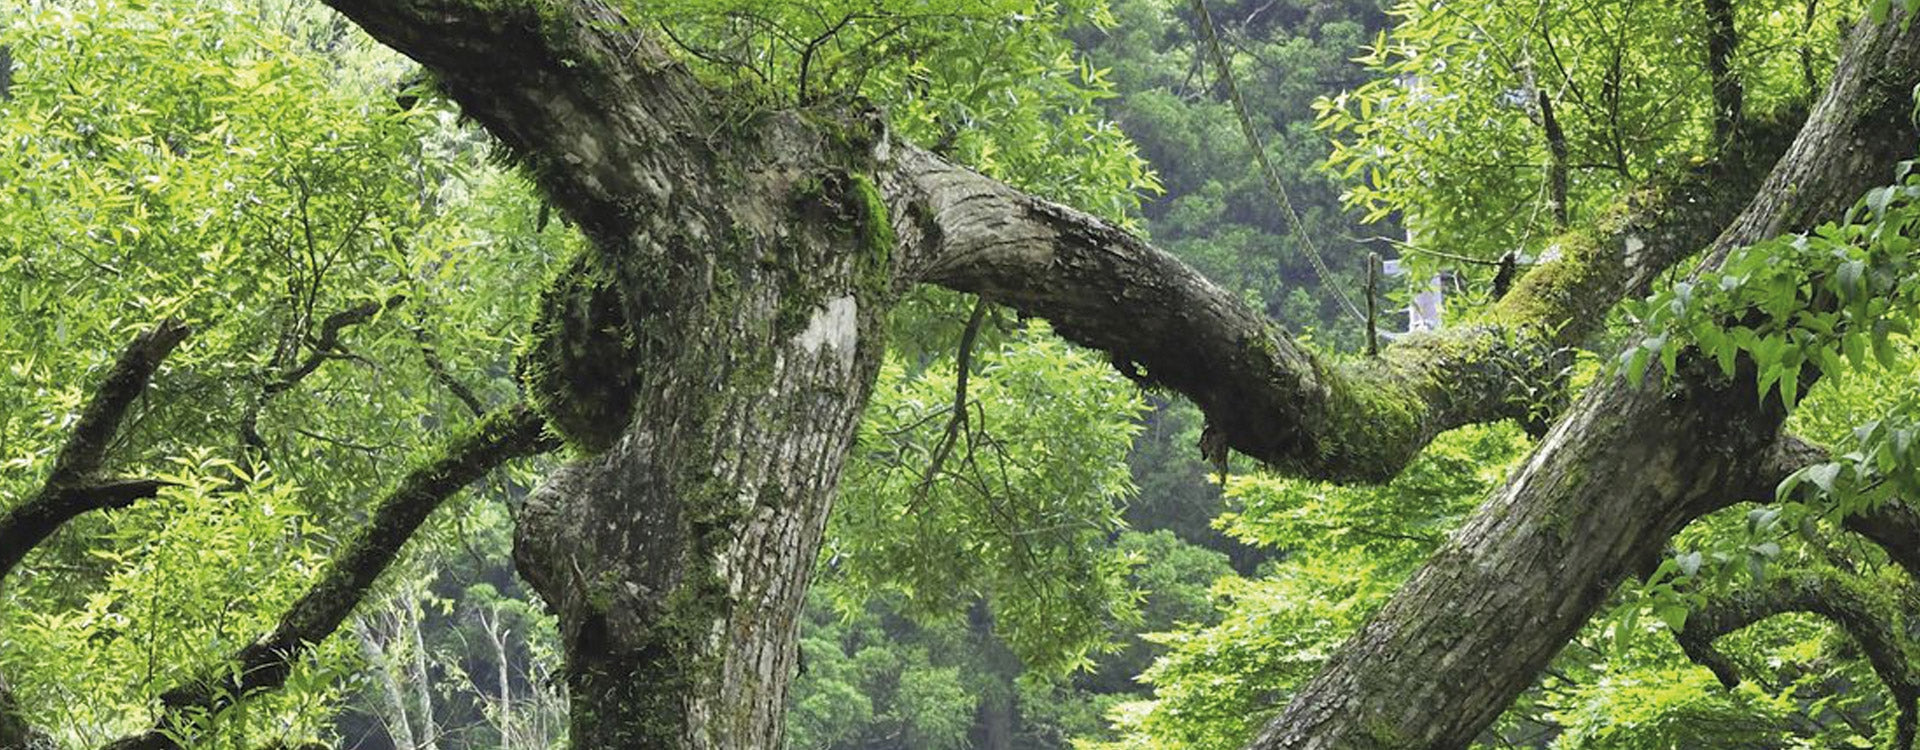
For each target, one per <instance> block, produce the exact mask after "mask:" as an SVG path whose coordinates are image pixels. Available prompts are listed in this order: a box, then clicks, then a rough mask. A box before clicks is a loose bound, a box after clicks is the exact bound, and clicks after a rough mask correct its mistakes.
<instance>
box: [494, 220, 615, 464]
mask: <svg viewBox="0 0 1920 750" xmlns="http://www.w3.org/2000/svg"><path fill="white" fill-rule="evenodd" d="M639 363H640V342H639V340H638V337H637V335H636V332H635V330H634V327H633V326H631V325H629V324H628V321H627V309H626V306H625V305H624V302H623V298H622V295H621V293H620V289H619V285H618V284H617V283H616V281H615V280H614V278H613V276H612V274H610V273H609V272H608V271H607V270H606V269H605V268H604V267H602V265H601V263H600V261H599V260H598V259H597V257H596V256H595V255H594V254H592V253H583V254H581V255H579V256H578V257H576V258H574V261H573V262H572V263H571V264H569V265H568V266H567V268H566V269H565V270H563V271H561V273H560V276H559V277H558V278H556V279H555V280H554V282H553V284H552V286H550V287H548V289H547V291H546V293H545V295H544V296H543V297H542V299H541V306H540V314H539V317H538V318H536V319H535V321H534V324H533V330H532V336H531V338H530V339H529V342H528V346H527V349H526V350H525V351H524V352H522V354H521V358H520V378H521V382H522V384H523V386H524V387H525V389H526V392H527V397H528V400H529V401H531V402H532V404H533V405H534V408H536V409H538V410H539V411H540V414H541V416H544V417H546V419H547V423H548V424H549V425H551V426H552V427H553V429H554V431H555V432H557V433H559V434H560V436H561V437H562V438H563V439H564V440H566V441H567V443H568V445H570V446H572V447H574V448H576V449H579V450H583V451H586V452H589V453H597V452H599V451H603V450H606V449H607V448H609V447H612V445H613V442H614V441H615V440H618V439H619V437H620V435H621V434H622V433H623V432H625V430H626V426H627V423H628V422H630V421H632V417H633V401H634V396H635V393H636V392H637V390H638V385H639Z"/></svg>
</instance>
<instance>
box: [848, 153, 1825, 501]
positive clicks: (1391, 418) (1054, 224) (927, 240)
mask: <svg viewBox="0 0 1920 750" xmlns="http://www.w3.org/2000/svg"><path fill="white" fill-rule="evenodd" d="M1792 129H1793V128H1791V127H1790V126H1786V125H1778V126H1775V127H1772V128H1762V127H1755V128H1752V129H1750V130H1751V135H1752V137H1751V138H1749V139H1746V140H1742V141H1740V142H1738V143H1735V144H1732V145H1731V146H1730V148H1729V149H1728V151H1727V152H1726V153H1725V155H1724V158H1723V159H1721V160H1717V161H1713V162H1710V163H1708V164H1706V165H1703V166H1701V167H1699V168H1696V169H1694V170H1693V171H1691V172H1689V173H1688V174H1686V175H1684V176H1682V177H1681V178H1678V179H1675V180H1673V181H1671V182H1670V183H1667V184H1665V185H1663V186H1661V187H1659V188H1655V189H1648V190H1644V191H1642V192H1641V193H1639V194H1636V195H1635V196H1633V198H1632V199H1631V200H1630V201H1629V202H1628V203H1627V205H1625V206H1623V207H1622V208H1620V209H1618V210H1617V211H1616V212H1615V213H1614V214H1613V215H1612V216H1609V217H1607V218H1605V219H1604V220H1602V222H1601V224H1600V226H1599V227H1598V228H1597V229H1594V230H1582V231H1575V232H1569V233H1567V234H1564V235H1562V236H1561V237H1559V238H1558V239H1557V240H1556V241H1554V242H1553V243H1552V245H1551V246H1550V248H1549V251H1548V253H1547V254H1548V255H1549V256H1552V257H1551V259H1550V260H1548V261H1546V262H1544V263H1541V264H1539V265H1537V266H1535V268H1534V269H1533V270H1532V271H1531V272H1530V273H1528V274H1527V275H1525V276H1523V277H1522V278H1521V279H1520V281H1519V283H1518V284H1516V285H1515V287H1514V288H1513V289H1512V291H1511V292H1509V293H1508V294H1507V295H1506V296H1505V297H1503V298H1502V299H1501V300H1500V302H1499V303H1498V304H1497V305H1496V306H1495V308H1494V309H1493V311H1492V313H1491V314H1490V315H1489V316H1488V321H1489V322H1488V323H1486V324H1482V325H1470V326H1461V327H1456V328H1452V329H1447V330H1443V331H1438V332H1433V333H1427V334H1415V335H1409V336H1406V337H1404V338H1402V339H1401V340H1400V342H1399V343H1398V344H1396V345H1395V346H1393V347H1392V348H1390V349H1388V350H1386V352H1384V353H1383V356H1381V357H1379V358H1377V359H1367V360H1359V361H1343V362H1337V363H1336V362H1330V361H1328V360H1327V359H1325V358H1323V357H1320V356H1318V355H1316V354H1314V353H1313V352H1312V351H1310V350H1309V349H1307V348H1306V347H1304V346H1301V345H1300V344H1299V343H1298V342H1296V341H1295V340H1294V339H1293V338H1292V337H1291V336H1290V335H1289V334H1288V333H1287V332H1286V331H1284V330H1282V329H1281V328H1280V327H1279V326H1277V325H1275V324H1273V323H1272V322H1270V321H1269V320H1268V319H1267V318H1266V316H1265V315H1264V314H1263V313H1261V312H1260V311H1257V310H1254V309H1253V308H1251V307H1249V306H1248V305H1246V304H1245V303H1244V302H1242V301H1241V300H1240V298H1239V297H1238V296H1237V295H1234V294H1232V293H1230V292H1228V291H1226V290H1224V289H1221V288H1220V287H1218V286H1215V285H1214V284H1213V283H1211V282H1209V281H1207V280H1206V279H1205V278H1203V277H1201V276H1200V274H1199V273H1198V272H1196V271H1194V270H1193V269H1191V268H1189V267H1188V266H1187V265H1186V264H1184V263H1182V262H1180V261H1179V260H1178V259H1176V258H1174V257H1173V256H1171V255H1169V254H1167V253H1165V252H1163V251H1160V250H1158V249H1156V248H1154V247H1153V246H1151V245H1149V244H1147V243H1146V242H1145V241H1144V240H1142V239H1140V238H1138V237H1135V236H1133V235H1131V234H1128V233H1127V232H1125V231H1123V230H1121V229H1119V228H1117V227H1115V226H1113V225H1111V224H1108V223H1106V222H1104V221H1102V220H1100V219H1098V218H1096V217H1093V216H1091V215H1088V214H1086V213H1083V212H1080V211H1076V210H1074V209H1071V208H1067V207H1065V206H1061V205H1058V204H1055V203H1051V202H1048V201H1045V200H1042V199H1039V198H1035V197H1033V196H1030V195H1028V194H1026V193H1022V192H1020V191H1018V190H1015V189H1013V188H1011V187H1008V186H1006V185H1004V184H1001V183H999V182H997V181H994V180H991V179H989V178H986V177H984V176H981V175H979V174H977V173H975V172H972V171H970V170H967V169H965V168H963V167H960V166H957V165H954V164H952V163H951V162H948V161H947V160H945V159H942V158H941V157H939V156H936V155H934V154H932V153H929V152H927V151H924V150H921V149H918V148H915V147H912V146H906V145H896V146H895V147H894V152H895V153H896V154H898V156H897V157H896V161H895V167H896V168H895V170H894V173H893V175H892V176H891V178H890V179H889V180H887V181H886V182H887V188H888V191H889V196H890V202H891V203H892V204H893V205H894V207H895V209H896V210H895V211H894V214H895V216H896V217H903V218H901V219H900V220H899V221H898V222H897V223H899V224H900V225H901V226H900V231H899V232H898V236H899V237H900V238H901V242H902V243H903V245H905V248H904V252H903V254H905V255H909V256H913V257H917V258H918V259H919V263H920V265H919V266H918V267H917V268H915V269H914V270H913V271H912V273H913V274H914V275H915V276H916V277H917V278H918V279H919V280H922V281H928V282H931V283H935V284H939V285H941V286H946V287H949V288H952V289H957V290H960V291H965V292H972V293H975V294H978V295H980V296H982V297H984V298H987V299H990V300H992V301H994V302H998V303H1000V304H1005V305H1008V306H1011V307H1014V308H1016V309H1019V310H1021V311H1022V312H1025V313H1028V314H1031V315H1035V316H1039V317H1043V318H1046V319H1047V320H1048V321H1049V322H1051V323H1052V324H1053V326H1054V328H1055V330H1057V331H1058V332H1059V333H1060V334H1061V335H1062V336H1065V337H1067V338H1068V339H1070V340H1073V341H1075V342H1076V343H1079V344H1081V345H1084V346H1089V347H1092V348H1095V349H1101V350H1104V351H1106V352H1108V353H1110V354H1111V355H1112V356H1113V359H1114V361H1115V362H1116V363H1121V364H1122V366H1123V369H1126V368H1127V367H1128V366H1129V365H1137V366H1140V367H1144V368H1145V370H1146V373H1147V377H1148V378H1149V379H1151V380H1152V381H1153V382H1155V383H1157V384H1159V385H1163V386H1166V387H1169V388H1172V389H1174V390H1178V391H1180V392H1182V393H1184V394H1186V395H1187V396H1188V397H1189V398H1191V399H1192V400H1193V401H1194V403H1195V404H1196V405H1198V406H1199V407H1200V408H1201V410H1202V411H1204V412H1206V414H1207V418H1208V422H1209V423H1210V424H1213V425H1214V426H1216V427H1217V428H1218V429H1220V430H1222V431H1223V432H1224V433H1225V434H1226V435H1227V438H1228V442H1229V444H1230V445H1231V446H1232V447H1233V448H1234V449H1236V450H1238V451H1240V452H1241V453H1245V454H1247V455H1249V456H1252V457H1254V458H1256V459H1259V460H1261V461H1263V462H1266V463H1267V464H1269V465H1271V466H1274V467H1276V468H1279V469H1282V470H1284V471H1287V472H1290V473H1294V474H1299V475H1304V476H1311V477H1317V478H1323V479H1334V480H1363V481H1379V480H1385V479H1387V478H1390V477H1392V476H1394V475H1395V474H1397V473H1398V472H1399V470H1400V469H1401V468H1402V467H1404V466H1405V465H1406V464H1407V462H1409V461H1411V460H1412V459H1413V457H1414V456H1415V455H1417V454H1418V453H1419V451H1420V449H1422V448H1424V447H1425V446H1426V444H1427V443H1428V442H1429V441H1430V440H1432V438H1433V437H1434V436H1435V435H1438V434H1439V433H1441V432H1444V431H1446V430H1448V429H1452V428H1454V427H1458V426H1461V425H1464V424H1470V423H1476V422H1487V421H1495V420H1499V419H1504V418H1510V417H1511V418H1522V419H1524V418H1526V417H1527V416H1529V415H1528V414H1527V411H1528V409H1527V407H1528V404H1527V403H1525V401H1524V399H1523V398H1521V397H1520V393H1521V392H1522V391H1524V390H1526V389H1527V388H1528V387H1530V388H1534V389H1539V387H1540V385H1541V383H1542V381H1547V380H1550V379H1551V378H1552V377H1553V373H1552V372H1551V371H1550V369H1551V368H1547V367H1542V366H1540V365H1539V364H1538V363H1540V362H1545V361H1550V360H1551V359H1552V358H1551V356H1550V355H1551V354H1552V353H1553V352H1555V351H1558V350H1560V349H1563V348H1566V347H1570V346H1573V345H1576V344H1578V343H1580V342H1582V341H1583V340H1585V339H1586V338H1587V336H1589V335H1590V334H1591V333H1592V332H1594V331H1595V330H1597V329H1598V327H1599V326H1600V324H1601V323H1602V321H1604V319H1605V317H1606V315H1605V313H1606V311H1607V310H1608V309H1609V308H1611V307H1612V306H1613V305H1614V304H1615V303H1616V302H1618V301H1619V300H1620V299H1622V298H1623V297H1625V296H1628V295H1630V294H1634V293H1636V292H1638V291H1640V290H1642V289H1644V288H1645V286H1646V285H1647V283H1648V282H1649V281H1650V280H1651V279H1652V278H1653V277H1654V276H1655V275H1656V274H1657V273H1659V272H1660V271H1662V270H1664V269H1666V268H1668V267H1670V266H1672V265H1673V264H1674V263H1676V262H1678V261H1679V260H1680V259H1682V258H1685V257H1687V256H1689V255H1691V254H1692V253H1694V252H1695V251H1697V250H1699V249H1700V248H1702V247H1705V246H1706V245H1707V244H1708V243H1710V242H1711V241H1712V240H1713V238H1714V236H1715V235H1716V234H1717V233H1718V232H1719V231H1720V228H1721V227H1722V226H1724V225H1725V224H1726V223H1727V222H1728V221H1730V220H1731V219H1732V218H1733V217H1734V216H1736V215H1738V213H1739V212H1740V209H1741V208H1742V207H1743V206H1744V205H1745V202H1746V199H1747V198H1748V197H1750V196H1751V195H1752V194H1753V193H1752V191H1753V190H1754V188H1755V187H1757V186H1758V185H1759V184H1760V183H1761V180H1762V179H1763V178H1764V176H1765V171H1766V168H1767V167H1768V166H1769V165H1771V164H1772V159H1771V158H1770V156H1769V155H1777V154H1778V153H1779V152H1780V151H1781V150H1784V145H1783V142H1782V141H1783V139H1782V138H1781V137H1780V135H1781V132H1782V131H1791V130H1792ZM1756 157H1758V158H1756ZM1517 386H1522V387H1517Z"/></svg>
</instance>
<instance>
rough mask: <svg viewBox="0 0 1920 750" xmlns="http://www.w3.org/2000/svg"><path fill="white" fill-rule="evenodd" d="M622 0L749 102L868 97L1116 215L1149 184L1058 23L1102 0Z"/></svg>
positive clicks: (953, 153)
mask: <svg viewBox="0 0 1920 750" xmlns="http://www.w3.org/2000/svg"><path fill="white" fill-rule="evenodd" d="M631 1H632V2H634V3H635V5H636V12H637V13H638V14H639V15H640V16H641V17H646V18H650V19H656V20H659V21H660V22H661V23H662V28H663V29H665V30H666V31H667V32H668V38H669V41H671V42H672V43H673V44H674V45H675V46H677V47H678V48H679V49H680V50H681V51H682V52H684V55H683V58H684V59H686V60H687V61H688V62H689V63H690V64H692V65H693V66H694V67H695V69H696V70H697V71H700V72H701V73H702V74H703V75H704V76H705V77H706V78H708V79H709V80H710V81H713V82H715V83H717V84H719V85H723V86H728V87H730V88H732V89H734V90H735V91H736V92H738V93H741V94H743V95H744V98H745V99H746V100H748V101H755V102H759V105H758V106H764V107H778V106H790V105H793V104H800V105H815V104H823V103H825V104H832V103H845V102H848V101H851V100H854V99H865V100H868V101H871V102H873V103H874V104H876V105H878V106H880V107H882V108H884V109H885V110H886V111H887V115H888V117H887V119H888V123H889V125H890V126H891V127H892V128H893V129H894V130H895V131H896V132H897V133H898V134H899V135H901V136H903V137H905V138H907V139H908V140H910V141H913V142H915V143H917V144H919V145H921V146H924V147H928V148H931V149H933V150H934V151H936V152H939V153H941V154H943V155H945V156H948V157H950V158H952V159H954V160H956V161H958V162H960V163H962V164H966V165H968V166H970V167H973V168H974V169H977V170H979V171H980V172H982V173H983V174H986V175H988V176H990V177H994V178H996V179H1001V180H1005V181H1007V182H1009V183H1011V184H1013V185H1015V186H1017V187H1020V188H1022V189H1024V190H1028V191H1031V192H1034V193H1036V194H1038V195H1042V196H1045V197H1048V198H1051V199H1054V200H1058V201H1063V202H1066V203H1068V204H1069V205H1073V206H1076V207H1079V208H1081V209H1084V210H1088V211H1092V212H1094V213H1097V214H1100V215H1101V216H1103V217H1105V218H1107V219H1110V220H1113V221H1119V222H1123V223H1125V222H1128V221H1130V220H1131V216H1132V214H1133V212H1134V209H1135V208H1136V207H1137V205H1138V201H1139V198H1138V196H1139V194H1140V193H1142V192H1151V191H1154V190H1156V189H1157V188H1158V183H1157V181H1156V180H1155V178H1154V176H1153V174H1152V172H1150V171H1149V170H1148V168H1147V165H1146V162H1145V161H1143V160H1141V159H1140V158H1139V157H1138V156H1136V155H1135V154H1134V148H1133V144H1132V143H1131V142H1130V141H1128V140H1127V138H1126V136H1125V135H1124V134H1122V133H1121V132H1120V130H1119V128H1118V127H1116V126H1115V125H1114V124H1113V123H1112V122H1110V121H1108V119H1107V118H1106V117H1105V113H1104V112H1102V111H1101V109H1100V107H1099V106H1098V104H1099V102H1100V101H1101V100H1102V99H1105V98H1107V97H1110V96H1112V85H1111V84H1110V83H1109V82H1108V81H1107V80H1106V76H1105V73H1104V72H1103V71H1100V70H1096V69H1094V68H1093V67H1091V66H1090V65H1088V64H1087V63H1086V62H1085V61H1083V60H1081V59H1079V58H1078V57H1077V56H1076V55H1075V54H1074V52H1073V48H1072V46H1071V45H1070V44H1069V43H1068V42H1067V40H1066V39H1065V38H1064V37H1063V32H1064V31H1065V30H1066V29H1067V28H1069V27H1073V26H1080V25H1091V26H1095V27H1098V26H1104V25H1107V24H1109V23H1111V17H1110V16H1109V15H1108V13H1107V10H1106V2H1105V0H1065V1H1063V2H1046V1H1044V0H985V1H983V0H877V1H874V2H860V3H846V4H839V5H829V6H823V5H821V4H820V3H816V2H804V1H796V0H781V1H779V2H766V1H765V0H701V1H700V2H656V1H655V0H631Z"/></svg>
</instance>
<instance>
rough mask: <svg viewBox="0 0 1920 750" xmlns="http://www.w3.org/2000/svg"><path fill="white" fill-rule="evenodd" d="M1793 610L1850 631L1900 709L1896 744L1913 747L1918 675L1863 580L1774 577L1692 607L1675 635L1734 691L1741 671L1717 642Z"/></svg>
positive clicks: (1919, 709)
mask: <svg viewBox="0 0 1920 750" xmlns="http://www.w3.org/2000/svg"><path fill="white" fill-rule="evenodd" d="M1790 612H1804V613H1808V614H1816V615H1820V616H1821V617H1824V618H1826V619H1827V620H1829V621H1831V622H1833V624H1834V625H1837V626H1839V627H1840V629H1841V630H1844V631H1846V633H1847V635H1849V636H1851V637H1852V638H1853V640H1854V642H1855V643H1857V644H1859V645H1860V650H1861V652H1862V653H1865V654H1866V656H1867V663H1868V664H1870V665H1872V667H1873V671H1874V674H1876V675H1879V677H1880V681H1881V683H1883V684H1885V685H1886V688H1887V693H1888V694H1890V695H1891V696H1892V697H1893V701H1894V704H1895V707H1896V708H1897V710H1898V711H1899V719H1898V723H1897V730H1896V733H1895V738H1894V743H1893V747H1894V748H1896V749H1897V750H1911V749H1912V747H1913V739H1914V731H1915V728H1916V726H1917V725H1920V678H1917V677H1916V675H1915V674H1914V671H1913V668H1912V667H1911V666H1910V665H1911V663H1912V662H1911V653H1910V648H1909V647H1908V644H1907V642H1906V640H1905V639H1904V638H1903V637H1902V635H1901V632H1900V630H1899V629H1898V628H1897V627H1896V626H1895V623H1896V622H1898V618H1897V615H1896V614H1895V613H1894V612H1892V611H1891V610H1890V608H1888V607H1885V606H1882V605H1881V604H1879V603H1878V602H1877V600H1876V599H1875V598H1874V597H1873V596H1872V595H1871V594H1870V593H1868V592H1866V591H1864V590H1863V589H1862V587H1861V586H1860V584H1858V583H1856V582H1854V581H1851V580H1849V579H1847V578H1845V577H1843V576H1841V575H1840V574H1839V573H1837V572H1827V573H1824V574H1820V573H1801V574H1796V575H1789V576H1780V577H1776V578H1775V579H1774V580H1772V581H1770V582H1769V583H1768V584H1767V585H1766V586H1765V587H1764V588H1762V589H1760V590H1758V591H1744V592H1739V593H1736V594H1733V595H1730V596H1726V597H1722V598H1719V599H1716V600H1714V601H1711V602H1709V603H1707V604H1706V605H1705V606H1703V607H1700V608H1698V609H1696V610H1694V611H1693V613H1692V614H1690V615H1688V617H1687V625H1686V627H1685V628H1684V629H1682V630H1680V631H1679V632H1676V633H1674V639H1675V640H1677V641H1679V643H1680V647H1681V649H1682V650H1684V651H1686V653H1687V658H1689V659H1692V660H1693V661H1694V662H1696V663H1698V664H1700V665H1701V666H1703V667H1706V668H1707V669H1709V670H1712V671H1713V674H1714V676H1715V677H1716V678H1718V679H1719V680H1720V684H1722V685H1725V686H1726V687H1727V689H1729V690H1731V689H1733V688H1734V687H1736V686H1738V685H1739V684H1740V673H1739V670H1738V668H1736V667H1735V666H1734V664H1733V661H1732V660H1731V659H1728V658H1727V656H1726V655H1725V654H1722V653H1720V651H1719V650H1718V649H1716V648H1715V647H1714V645H1713V642H1714V641H1715V640H1717V639H1719V638H1721V637H1722V636H1725V635H1728V634H1730V633H1733V632H1735V631H1738V630H1740V629H1742V628H1745V627H1748V626H1750V625H1753V624H1755V623H1758V622H1760V621H1762V620H1766V619H1768V618H1770V617H1774V616H1776V615H1782V614H1787V613H1790Z"/></svg>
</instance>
